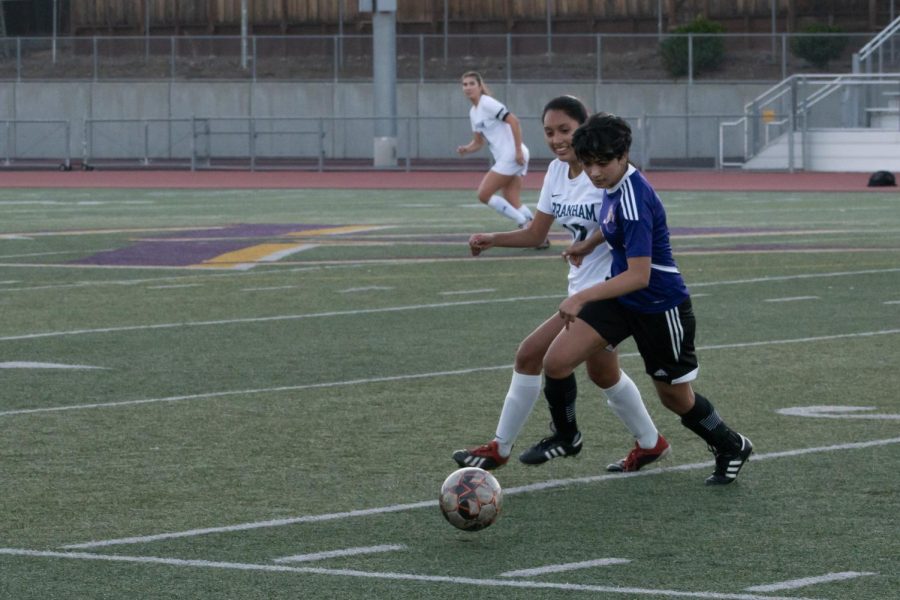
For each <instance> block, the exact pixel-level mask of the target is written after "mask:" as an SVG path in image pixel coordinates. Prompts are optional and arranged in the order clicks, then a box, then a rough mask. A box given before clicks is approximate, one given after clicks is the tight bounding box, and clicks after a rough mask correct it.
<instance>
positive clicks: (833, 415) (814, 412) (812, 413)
mask: <svg viewBox="0 0 900 600" xmlns="http://www.w3.org/2000/svg"><path fill="white" fill-rule="evenodd" d="M870 410H876V409H875V407H874V406H793V407H789V408H779V409H778V410H776V411H775V412H776V413H778V414H780V415H789V416H792V417H816V418H820V419H878V420H883V419H888V420H891V419H900V414H890V413H867V414H848V413H863V412H866V411H870Z"/></svg>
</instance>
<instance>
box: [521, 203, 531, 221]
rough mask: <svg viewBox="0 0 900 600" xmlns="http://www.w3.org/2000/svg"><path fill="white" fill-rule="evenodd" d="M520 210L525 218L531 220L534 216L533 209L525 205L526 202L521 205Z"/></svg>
mask: <svg viewBox="0 0 900 600" xmlns="http://www.w3.org/2000/svg"><path fill="white" fill-rule="evenodd" d="M519 212H520V213H522V214H523V215H525V218H526V219H528V220H531V219H533V218H534V213H532V212H531V209H530V208H528V207H527V206H525V205H524V204H523V205H522V206H520V207H519Z"/></svg>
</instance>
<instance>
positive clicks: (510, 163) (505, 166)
mask: <svg viewBox="0 0 900 600" xmlns="http://www.w3.org/2000/svg"><path fill="white" fill-rule="evenodd" d="M522 154H523V155H524V156H525V164H524V165H520V164H519V163H517V162H516V155H515V154H513V155H512V156H510V157H505V156H504V157H503V158H502V159H501V160H496V157H494V159H495V162H494V164H493V166H491V171H493V172H495V173H500V174H501V175H518V176H520V177H524V176H525V174H526V173H528V159H529V158H530V156H531V155H530V154H529V152H528V146H526V145H525V144H522Z"/></svg>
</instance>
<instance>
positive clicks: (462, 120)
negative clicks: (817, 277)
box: [0, 81, 769, 160]
mask: <svg viewBox="0 0 900 600" xmlns="http://www.w3.org/2000/svg"><path fill="white" fill-rule="evenodd" d="M492 87H493V93H494V95H495V96H496V97H497V98H498V99H500V100H501V101H503V102H505V103H506V104H507V105H508V106H509V108H510V109H511V110H512V111H513V112H514V113H515V114H516V115H517V116H519V117H520V119H521V120H522V121H523V125H524V137H525V143H526V144H527V145H528V146H529V147H530V149H531V152H532V157H535V158H550V154H549V152H548V150H547V148H546V147H545V145H544V142H543V136H542V132H541V127H540V120H539V119H540V114H541V110H542V108H543V105H544V104H545V103H546V101H547V100H549V99H550V98H552V97H554V96H557V95H560V94H573V95H576V96H578V97H580V98H581V99H582V100H584V101H585V103H586V104H587V105H588V108H589V109H592V110H605V111H609V112H613V113H616V114H620V115H622V116H623V117H626V118H629V119H631V120H632V121H633V125H634V126H635V130H636V131H635V150H634V152H633V155H635V156H636V157H637V156H643V157H645V158H648V159H651V160H652V159H653V158H659V157H665V158H683V159H690V158H695V157H710V156H713V155H714V154H715V151H716V149H717V145H718V122H719V121H720V120H722V119H723V118H724V119H726V120H727V119H728V118H734V117H735V116H738V115H740V114H742V113H743V107H744V103H745V102H747V101H748V100H749V99H751V98H753V97H755V96H756V95H758V94H759V93H761V92H762V91H764V90H765V89H767V88H768V87H769V86H768V85H767V84H721V83H719V84H703V83H695V84H693V85H687V84H664V83H616V84H589V83H574V84H559V83H553V84H540V83H519V84H510V85H505V84H495V85H493V86H492ZM372 107H373V103H372V85H371V84H370V83H338V84H333V83H287V82H280V83H269V82H258V83H252V82H178V81H176V82H134V83H131V82H114V83H110V82H52V81H49V82H4V83H2V84H0V120H4V119H10V120H13V119H15V120H23V119H58V120H64V121H66V122H68V123H69V126H70V131H71V136H70V139H69V141H68V151H69V152H70V153H71V155H72V157H73V158H76V159H77V158H81V157H82V155H83V153H84V151H85V149H86V148H89V149H90V157H91V158H95V157H96V158H129V159H137V158H140V157H143V156H144V155H145V154H148V155H149V156H150V157H151V158H179V159H185V158H189V157H190V156H191V154H192V153H196V155H197V156H199V157H201V158H202V157H246V156H247V155H248V154H249V153H250V152H251V151H253V152H255V153H256V154H257V155H259V156H273V157H274V156H285V157H298V156H299V157H308V158H313V157H317V156H318V152H319V144H320V137H321V136H320V134H319V130H320V128H321V130H322V132H323V133H324V137H323V138H322V147H323V149H324V152H325V156H326V158H364V159H368V158H371V156H372V150H373V143H372V140H373V137H374V119H373V115H372ZM397 109H398V117H400V120H399V122H398V130H397V138H398V155H399V156H400V158H404V157H406V156H407V155H410V156H412V157H413V158H426V159H451V158H454V157H455V156H456V155H455V149H456V147H457V146H458V145H459V144H462V143H466V142H467V141H468V140H469V139H471V131H470V129H469V123H468V109H469V104H468V102H467V101H466V99H465V98H464V97H463V95H462V93H461V92H460V89H459V86H458V85H457V84H455V83H422V84H419V83H402V84H399V86H398V91H397ZM687 115H694V116H692V117H691V118H690V119H688V118H687ZM698 115H699V116H698ZM703 115H706V116H703ZM248 116H253V117H257V118H259V120H258V121H257V122H256V124H255V127H256V132H257V136H256V137H255V138H253V139H252V140H251V136H250V133H249V127H250V126H249V125H248V123H247V121H246V119H242V120H236V121H235V120H231V119H232V118H235V117H248ZM644 116H646V117H647V119H646V120H645V121H644V122H643V125H645V126H644V127H642V126H641V125H642V123H640V122H639V121H638V119H639V118H641V117H644ZM263 117H266V118H273V117H281V118H282V119H280V120H267V119H263ZM192 118H193V119H194V121H193V122H192V121H191V119H192ZM86 119H94V120H97V119H133V120H141V119H156V121H148V122H147V123H139V122H132V123H122V122H117V123H99V122H97V123H94V124H93V125H92V126H91V127H90V128H88V129H87V130H86V129H85V120H86ZM86 131H87V135H85V132H86ZM207 132H208V133H209V135H207ZM64 146H65V138H64V135H63V132H62V128H61V127H60V126H59V125H55V126H50V125H47V124H27V123H21V124H19V125H17V126H16V127H15V128H14V131H11V130H10V128H9V127H7V130H6V131H4V130H0V155H3V154H5V153H7V152H9V150H8V149H10V148H11V149H12V154H13V157H16V156H19V157H24V156H40V155H41V154H42V153H44V154H46V157H47V158H58V156H56V155H57V154H59V153H60V152H63V151H64ZM23 153H24V154H23ZM483 153H484V155H485V157H486V156H487V155H486V151H483Z"/></svg>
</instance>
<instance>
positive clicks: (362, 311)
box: [0, 268, 900, 342]
mask: <svg viewBox="0 0 900 600" xmlns="http://www.w3.org/2000/svg"><path fill="white" fill-rule="evenodd" d="M896 272H900V268H896V269H873V270H863V271H838V272H833V273H805V274H800V275H785V276H777V277H757V278H753V279H735V280H731V281H709V282H706V283H702V282H701V283H695V284H692V285H691V286H689V287H691V288H699V287H708V286H718V285H739V284H748V283H766V282H772V281H791V280H795V279H812V278H819V277H841V276H853V275H872V274H883V273H896ZM133 281H134V280H132V281H129V284H130V283H132V282H133ZM138 281H140V280H138ZM144 281H146V280H144ZM76 287H77V286H76ZM2 291H3V292H8V291H16V290H13V289H4V290H2ZM554 298H555V299H560V300H561V299H562V295H561V294H546V295H540V296H519V297H514V298H493V299H484V300H464V301H459V302H437V303H433V304H412V305H408V306H391V307H385V308H367V309H358V310H344V311H330V312H321V313H303V314H296V315H274V316H270V317H244V318H237V319H219V320H215V321H188V322H185V323H157V324H155V325H124V326H121V327H100V328H96V329H76V330H70V331H49V332H45V333H28V334H22V335H10V336H3V337H0V342H8V341H15V340H29V339H37V338H46V337H61V336H71V335H86V334H92V333H117V332H122V331H143V330H150V329H173V328H179V327H208V326H216V325H232V324H238V323H262V322H268V321H289V320H296V319H314V318H321V317H339V316H340V317H343V316H351V315H363V314H374V313H386V312H402V311H407V310H423V309H431V308H448V307H454V306H467V305H479V304H493V303H502V302H525V301H531V300H548V299H554Z"/></svg>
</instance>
